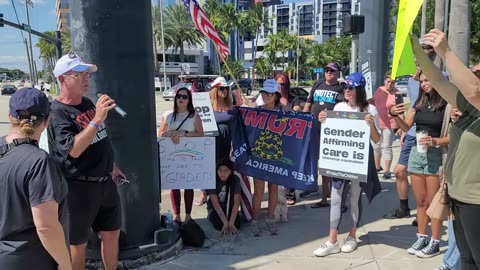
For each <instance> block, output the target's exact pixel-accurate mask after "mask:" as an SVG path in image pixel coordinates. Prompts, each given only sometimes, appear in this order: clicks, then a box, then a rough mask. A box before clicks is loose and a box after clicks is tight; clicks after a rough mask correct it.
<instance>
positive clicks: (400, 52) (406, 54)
mask: <svg viewBox="0 0 480 270" xmlns="http://www.w3.org/2000/svg"><path fill="white" fill-rule="evenodd" d="M422 4H423V1H419V0H400V4H399V7H398V16H397V30H396V33H395V47H394V49H393V63H392V79H395V78H396V77H398V76H403V75H410V74H412V73H415V70H416V67H415V56H414V55H413V50H412V44H411V43H410V39H409V38H408V35H409V33H410V32H411V31H412V26H413V23H414V22H415V18H416V17H417V15H418V11H419V10H420V7H421V6H422Z"/></svg>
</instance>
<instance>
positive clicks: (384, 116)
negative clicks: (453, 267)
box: [372, 71, 399, 179]
mask: <svg viewBox="0 0 480 270" xmlns="http://www.w3.org/2000/svg"><path fill="white" fill-rule="evenodd" d="M398 93H399V91H398V90H397V89H395V81H394V80H392V78H391V76H390V71H387V73H386V74H385V79H384V81H383V86H380V87H379V88H378V89H377V91H375V94H373V98H372V103H373V105H375V107H377V111H378V117H379V120H380V131H381V133H380V135H381V139H380V142H378V143H375V144H373V149H374V153H375V166H376V167H377V171H381V170H382V167H381V165H380V160H381V159H382V149H383V159H384V160H385V168H384V173H383V178H384V179H390V178H391V177H392V173H391V172H390V167H391V165H392V158H393V154H392V144H393V139H394V138H395V131H394V130H395V129H397V128H398V126H397V123H396V122H395V120H394V119H393V117H392V116H391V115H390V114H388V110H389V109H390V108H391V107H392V106H394V105H395V94H398Z"/></svg>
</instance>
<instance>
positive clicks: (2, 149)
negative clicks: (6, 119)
mask: <svg viewBox="0 0 480 270" xmlns="http://www.w3.org/2000/svg"><path fill="white" fill-rule="evenodd" d="M5 137H6V136H3V137H1V138H0V139H1V141H2V142H4V144H3V145H1V146H0V158H2V157H3V156H5V154H6V153H8V152H9V151H10V150H12V148H13V147H15V146H19V145H22V144H32V145H36V146H38V141H36V140H33V139H31V138H18V139H13V142H11V143H7V140H6V139H5Z"/></svg>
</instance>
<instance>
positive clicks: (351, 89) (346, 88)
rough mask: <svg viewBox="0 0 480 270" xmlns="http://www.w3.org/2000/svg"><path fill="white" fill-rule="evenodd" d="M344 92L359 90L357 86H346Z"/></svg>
mask: <svg viewBox="0 0 480 270" xmlns="http://www.w3.org/2000/svg"><path fill="white" fill-rule="evenodd" d="M344 90H350V91H355V90H357V89H356V88H355V86H353V85H347V86H345V89H344Z"/></svg>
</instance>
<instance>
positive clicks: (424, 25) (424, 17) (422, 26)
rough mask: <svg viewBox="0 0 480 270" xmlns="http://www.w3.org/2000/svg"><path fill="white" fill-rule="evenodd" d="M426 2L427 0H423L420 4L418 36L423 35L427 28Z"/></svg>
mask: <svg viewBox="0 0 480 270" xmlns="http://www.w3.org/2000/svg"><path fill="white" fill-rule="evenodd" d="M427 2H428V0H424V1H423V5H422V21H421V24H420V36H421V37H423V35H425V32H426V29H427Z"/></svg>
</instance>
